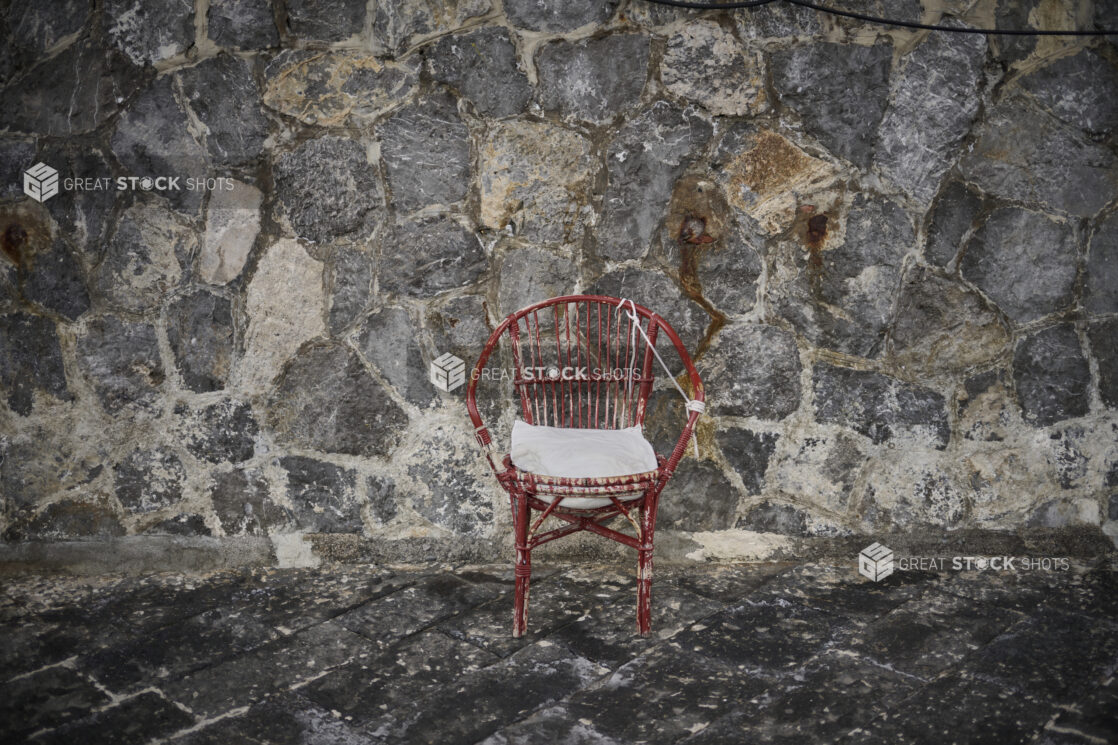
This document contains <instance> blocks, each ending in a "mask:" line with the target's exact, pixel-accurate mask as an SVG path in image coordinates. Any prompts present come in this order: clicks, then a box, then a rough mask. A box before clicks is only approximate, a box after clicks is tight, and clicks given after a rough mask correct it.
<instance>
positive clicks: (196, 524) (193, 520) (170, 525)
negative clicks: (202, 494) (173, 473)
mask: <svg viewBox="0 0 1118 745" xmlns="http://www.w3.org/2000/svg"><path fill="white" fill-rule="evenodd" d="M144 535H189V536H197V535H213V532H212V531H211V530H210V529H209V527H208V526H207V525H206V520H205V518H203V517H202V516H201V515H188V514H182V515H175V516H174V517H170V518H167V519H166V520H161V521H160V522H157V523H156V524H155V525H152V526H151V527H150V528H147V529H146V530H144ZM133 700H135V699H133ZM159 700H160V701H163V699H162V697H160V698H159ZM178 712H179V713H181V709H180V710H178ZM187 721H188V722H193V721H194V720H193V719H187Z"/></svg>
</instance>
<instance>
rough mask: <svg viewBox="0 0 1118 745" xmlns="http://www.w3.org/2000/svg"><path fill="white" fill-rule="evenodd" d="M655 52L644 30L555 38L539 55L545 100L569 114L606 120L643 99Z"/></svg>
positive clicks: (594, 121)
mask: <svg viewBox="0 0 1118 745" xmlns="http://www.w3.org/2000/svg"><path fill="white" fill-rule="evenodd" d="M649 53H650V40H649V38H648V37H647V36H645V35H643V34H612V35H610V36H604V37H601V38H598V39H584V40H582V41H578V42H568V41H553V42H550V43H549V44H546V45H544V46H543V48H542V49H540V51H539V53H538V54H537V56H536V68H537V71H538V75H539V101H540V104H541V105H542V106H543V108H544V109H545V110H547V111H555V112H557V113H558V114H559V115H560V116H561V117H563V118H567V119H573V120H581V121H586V122H589V123H591V124H604V123H606V122H608V121H610V120H612V119H614V118H615V117H617V116H619V115H621V114H622V113H624V112H625V111H626V110H627V109H631V108H632V107H633V106H635V105H636V103H637V102H638V100H639V99H640V95H641V91H642V90H643V89H644V82H645V78H646V77H647V75H648V58H649Z"/></svg>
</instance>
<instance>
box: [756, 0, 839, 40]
mask: <svg viewBox="0 0 1118 745" xmlns="http://www.w3.org/2000/svg"><path fill="white" fill-rule="evenodd" d="M734 15H735V18H734V20H735V25H736V26H737V29H738V33H739V34H740V35H741V37H742V38H743V39H787V38H790V37H795V36H815V35H817V34H819V33H821V32H822V30H823V26H822V24H821V23H820V21H819V19H820V17H821V16H820V14H819V13H818V12H816V11H815V10H813V9H812V8H805V7H803V6H799V5H789V4H787V3H769V4H768V5H764V6H761V7H758V8H750V9H748V10H745V11H738V12H737V13H735V14H734Z"/></svg>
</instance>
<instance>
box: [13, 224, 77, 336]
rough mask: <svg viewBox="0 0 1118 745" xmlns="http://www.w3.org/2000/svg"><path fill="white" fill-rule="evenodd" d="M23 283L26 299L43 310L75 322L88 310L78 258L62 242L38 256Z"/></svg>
mask: <svg viewBox="0 0 1118 745" xmlns="http://www.w3.org/2000/svg"><path fill="white" fill-rule="evenodd" d="M33 261H34V263H33V264H32V265H31V267H30V268H29V269H28V270H27V274H26V276H25V277H24V282H23V296H24V297H25V298H26V299H28V300H30V301H31V302H33V303H35V304H36V305H38V306H39V307H41V308H44V309H46V310H48V311H52V312H54V313H57V314H58V315H60V316H62V317H63V318H65V319H67V320H69V321H74V320H77V318H78V316H80V315H81V314H82V313H85V312H86V311H87V310H89V292H88V291H87V290H86V286H85V279H84V278H83V277H82V269H81V263H80V262H79V260H78V257H77V256H75V255H74V253H73V252H72V251H71V250H70V247H69V246H67V245H66V244H65V243H64V242H63V241H62V240H61V239H60V238H56V239H55V240H54V242H53V243H52V244H51V247H50V250H49V251H45V252H40V253H38V254H36V255H35V257H34V259H33Z"/></svg>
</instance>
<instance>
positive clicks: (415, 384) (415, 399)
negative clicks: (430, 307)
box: [357, 307, 435, 408]
mask: <svg viewBox="0 0 1118 745" xmlns="http://www.w3.org/2000/svg"><path fill="white" fill-rule="evenodd" d="M418 332H419V325H418V324H415V323H412V321H411V318H410V317H409V316H408V312H407V311H406V310H404V309H403V308H391V307H389V308H381V309H380V310H377V311H374V312H373V313H371V314H370V315H369V317H368V318H366V319H365V321H364V323H363V324H362V325H361V329H360V331H359V332H358V334H359V335H358V337H357V348H358V349H359V350H360V352H361V354H362V355H363V356H364V357H365V359H366V360H367V361H368V362H370V363H371V364H372V365H373V366H374V367H375V368H376V369H377V370H378V371H380V374H381V375H383V376H384V377H385V379H387V380H388V382H389V383H391V384H392V386H393V387H394V388H395V389H396V391H397V392H398V393H399V394H400V395H401V396H402V397H404V398H405V399H407V400H408V401H410V402H411V403H413V404H415V405H416V406H419V407H421V408H422V407H424V406H427V405H428V404H430V403H431V401H433V400H434V399H435V387H434V386H433V385H432V384H431V382H430V380H428V368H427V364H426V363H425V362H424V360H423V350H422V349H421V347H420V345H419V338H418Z"/></svg>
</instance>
